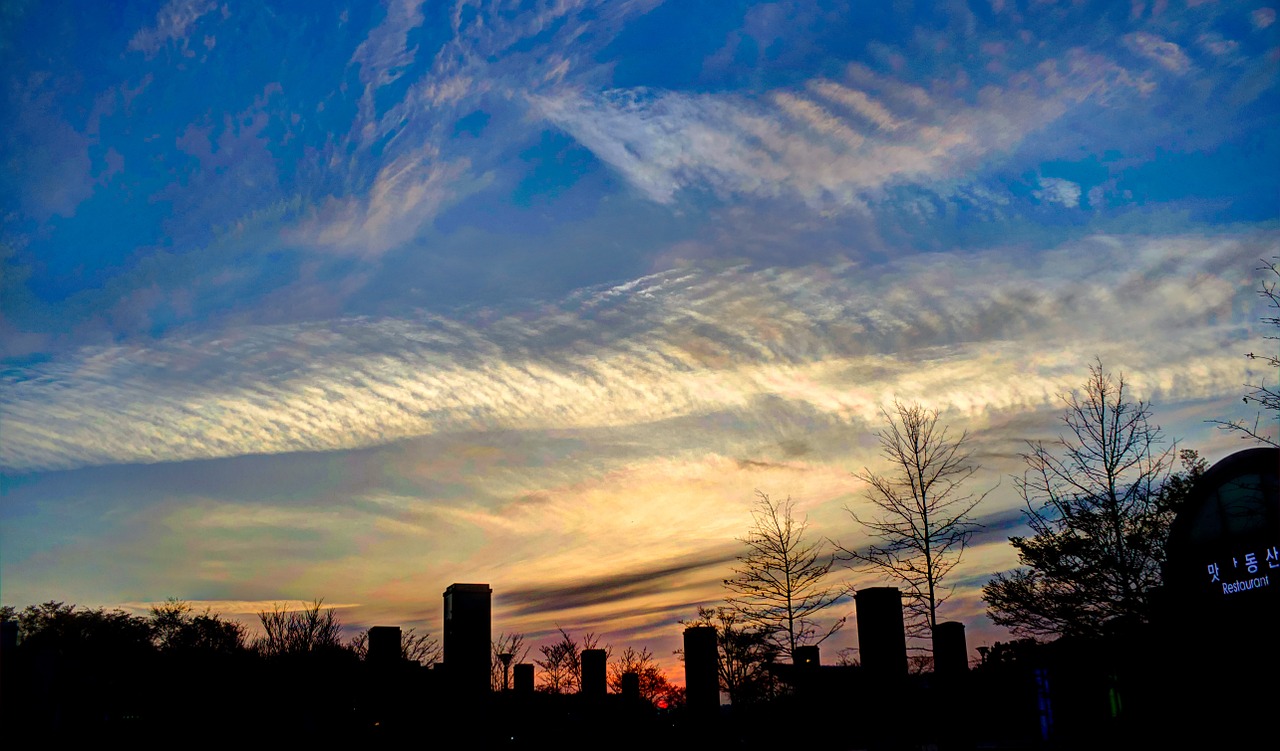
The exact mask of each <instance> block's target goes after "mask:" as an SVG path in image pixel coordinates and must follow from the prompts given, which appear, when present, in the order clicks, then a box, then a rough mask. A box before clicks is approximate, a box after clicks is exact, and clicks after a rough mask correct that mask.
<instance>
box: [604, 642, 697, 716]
mask: <svg viewBox="0 0 1280 751" xmlns="http://www.w3.org/2000/svg"><path fill="white" fill-rule="evenodd" d="M627 673H635V674H636V677H637V678H639V684H640V698H642V699H644V700H645V701H648V702H651V703H652V704H654V705H659V706H662V705H665V706H670V705H672V704H677V703H679V701H680V697H681V689H680V688H679V687H678V686H673V685H672V684H671V682H670V681H668V680H667V676H666V674H665V673H663V672H662V668H660V667H658V662H657V660H655V659H653V652H650V651H649V648H648V647H643V648H641V649H639V650H636V649H633V648H631V647H627V648H625V649H623V650H622V654H621V655H620V656H619V657H618V659H617V660H614V661H613V662H610V663H609V690H610V691H612V692H613V693H615V694H620V693H622V681H623V676H624V675H626V674H627Z"/></svg>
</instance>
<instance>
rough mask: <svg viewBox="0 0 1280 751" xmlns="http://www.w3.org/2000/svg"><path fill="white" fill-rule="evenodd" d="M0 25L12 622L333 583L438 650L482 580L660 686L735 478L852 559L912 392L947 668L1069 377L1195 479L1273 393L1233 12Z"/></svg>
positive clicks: (285, 11) (1260, 236)
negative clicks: (632, 651) (936, 420)
mask: <svg viewBox="0 0 1280 751" xmlns="http://www.w3.org/2000/svg"><path fill="white" fill-rule="evenodd" d="M0 21H2V23H3V25H2V26H0V61H3V63H4V64H3V69H4V70H5V71H6V72H5V74H4V77H5V81H6V84H7V86H6V90H5V94H4V96H5V97H6V104H7V106H5V107H3V108H2V109H0V125H3V127H0V132H2V133H3V135H0V156H3V161H4V164H5V170H4V173H3V174H4V178H3V184H2V187H0V197H2V198H3V203H4V215H5V221H4V225H3V230H2V233H0V241H2V242H3V247H2V248H0V253H3V258H2V259H0V263H3V277H2V278H0V358H2V359H3V363H2V367H3V376H2V377H3V381H2V382H0V383H2V384H3V387H2V388H0V582H2V583H3V591H2V592H0V597H2V599H3V603H4V604H6V605H14V606H17V607H19V608H21V607H23V606H25V605H29V604H38V603H42V602H45V601H49V600H58V601H62V602H66V603H76V604H80V605H84V606H88V607H97V606H103V607H108V608H112V607H124V608H127V609H132V610H133V611H134V612H141V611H143V610H145V608H146V607H147V606H148V605H149V604H151V603H162V602H164V600H165V599H166V598H170V597H176V598H178V599H181V600H184V601H187V602H189V603H191V604H192V605H194V606H196V607H197V608H203V607H205V606H206V605H208V606H210V607H211V608H212V609H213V610H214V611H217V612H222V613H223V614H224V615H227V616H230V617H237V618H240V619H243V620H244V621H245V622H246V623H250V624H251V625H255V624H254V623H253V622H254V621H255V620H256V618H255V617H254V616H253V614H254V613H256V612H257V611H258V610H263V609H268V608H270V607H271V606H272V605H273V604H275V603H285V602H301V603H310V602H312V601H314V600H317V599H323V600H324V601H325V604H326V606H330V603H334V605H332V606H334V607H338V608H339V617H340V618H341V620H343V622H344V624H345V626H347V627H348V629H349V630H350V631H351V632H352V633H354V631H355V630H359V629H360V628H365V627H368V626H374V625H396V626H401V627H403V628H406V629H407V628H411V627H416V628H418V629H419V631H427V632H429V633H431V634H432V635H433V636H436V637H439V636H440V631H441V628H440V626H441V613H440V609H441V604H440V598H441V593H442V592H443V591H444V589H445V587H447V586H449V585H450V584H452V583H454V582H484V583H487V584H489V585H490V586H491V587H492V588H493V590H494V592H493V597H494V599H493V621H492V622H493V633H494V635H495V636H496V635H497V634H499V633H512V632H520V633H525V634H526V635H528V636H529V639H530V642H531V643H532V644H533V645H534V647H535V651H536V646H537V645H538V644H540V643H542V640H544V638H545V639H550V638H551V635H552V634H554V633H555V631H556V629H557V628H559V627H563V628H565V629H567V630H569V631H571V632H573V633H575V634H581V633H583V632H588V631H590V632H594V633H596V634H597V635H598V636H600V637H601V641H602V642H608V643H611V644H612V645H613V647H614V648H615V650H618V649H621V648H623V647H626V646H634V647H636V648H640V647H649V648H651V649H652V650H653V652H654V656H655V657H656V658H657V659H658V661H659V663H660V664H661V665H662V667H663V668H664V669H665V670H666V671H667V673H668V677H669V678H671V679H672V680H673V681H677V682H679V683H681V684H682V683H683V673H682V671H680V670H679V669H678V665H679V663H678V662H677V661H676V658H675V657H674V655H673V654H672V651H673V650H674V649H675V648H676V646H678V639H679V624H678V621H680V620H688V619H692V618H694V617H696V615H697V608H698V606H699V605H715V604H716V603H718V602H722V601H723V599H724V597H725V595H726V592H725V589H724V587H723V586H722V581H723V580H724V579H725V578H727V577H728V576H729V575H730V573H731V568H732V565H733V562H734V559H735V556H736V555H738V554H740V553H741V552H742V548H743V546H742V545H741V543H740V542H739V538H741V537H742V536H744V535H745V534H747V532H748V531H749V529H750V527H751V515H750V511H751V505H752V501H753V498H754V496H755V493H756V492H757V491H759V492H764V493H766V494H768V495H769V496H770V497H772V498H774V499H782V498H787V497H791V498H792V499H793V500H794V501H795V502H796V504H797V510H798V511H799V513H800V514H801V515H803V516H805V517H806V518H807V520H808V523H809V528H808V533H809V534H810V535H811V536H812V539H814V540H823V539H827V540H834V541H838V542H840V543H841V544H843V545H845V546H848V547H858V546H861V545H864V544H865V542H866V540H867V537H866V533H865V531H864V530H862V529H860V528H859V527H858V526H857V525H856V524H855V523H854V522H853V520H852V519H851V518H850V515H849V514H848V512H847V511H846V508H848V509H853V510H855V511H858V510H863V511H865V510H866V509H867V508H868V505H867V500H866V496H865V490H866V484H865V483H864V482H862V481H861V480H859V479H857V478H856V477H855V476H854V473H856V472H861V471H863V470H864V468H866V469H870V470H871V471H877V472H878V471H883V470H884V469H885V468H886V467H885V465H884V464H883V463H882V462H881V460H880V459H879V458H878V454H877V452H878V447H877V445H876V439H875V435H874V432H875V431H876V430H878V429H880V428H881V427H882V421H881V418H880V415H879V410H880V409H881V408H882V407H886V406H888V405H890V404H891V403H892V402H893V401H894V400H895V399H900V400H903V401H909V402H919V403H921V404H923V405H924V406H925V407H927V408H930V409H939V410H941V411H942V421H943V422H944V423H945V424H947V425H948V426H949V429H950V430H951V431H953V432H954V433H955V434H959V433H961V432H967V433H968V434H969V438H970V441H971V444H970V445H971V448H972V449H973V459H974V462H975V464H977V465H980V466H981V469H980V470H979V471H978V472H976V473H975V474H974V475H973V477H972V478H970V479H969V480H968V482H967V483H966V485H965V489H966V490H967V491H972V492H976V493H981V492H983V491H986V490H988V489H991V494H990V496H989V497H988V498H987V499H986V500H985V501H984V502H983V504H982V505H981V506H979V507H978V509H977V510H976V515H977V517H978V521H980V522H981V523H982V524H983V525H984V528H983V529H982V530H981V531H980V532H979V534H978V535H977V536H976V537H975V538H974V540H973V542H972V544H971V545H970V547H969V548H968V550H967V551H966V553H965V556H964V559H963V561H962V563H961V564H960V566H959V567H958V568H957V569H956V570H955V572H953V574H952V576H951V577H950V578H949V579H948V580H947V583H948V584H951V585H954V586H955V588H956V589H955V594H954V597H953V598H952V599H951V600H950V601H949V602H948V603H947V604H946V605H945V606H944V607H943V609H942V611H941V613H940V618H941V619H943V620H958V621H961V622H963V623H965V626H966V629H967V633H968V644H969V648H970V653H971V656H972V654H973V652H974V648H975V647H977V646H979V645H983V644H987V645H989V644H991V643H993V642H995V641H997V640H1001V641H1006V640H1008V639H1009V638H1010V635H1009V634H1008V632H1006V631H1005V630H1003V629H1001V628H998V627H996V626H994V625H993V624H992V623H991V621H990V619H989V618H988V617H987V616H986V614H985V606H984V604H983V603H982V602H981V599H980V594H981V593H980V590H981V586H982V584H984V583H985V582H986V581H987V580H989V579H990V578H991V576H993V575H994V574H996V573H997V572H1001V571H1007V570H1009V569H1011V568H1014V567H1015V566H1016V565H1017V560H1016V556H1015V552H1014V550H1013V548H1012V547H1011V546H1010V545H1009V544H1008V538H1009V537H1010V536H1014V535H1018V534H1025V533H1026V530H1027V528H1026V526H1025V521H1024V518H1023V516H1022V515H1021V512H1020V509H1021V507H1022V500H1021V499H1020V498H1019V497H1018V495H1017V492H1016V489H1015V487H1014V483H1013V482H1012V481H1011V479H1010V478H1011V477H1012V476H1018V475H1019V474H1020V473H1021V469H1022V467H1023V466H1024V464H1023V462H1022V459H1021V458H1020V457H1019V452H1021V451H1024V450H1025V448H1026V442H1027V441H1035V440H1044V441H1051V440H1053V439H1054V438H1055V436H1056V435H1058V434H1059V429H1060V428H1061V422H1060V415H1061V413H1062V406H1063V405H1062V402H1061V401H1060V398H1059V395H1061V394H1063V393H1067V392H1070V391H1071V390H1072V389H1080V388H1081V387H1082V386H1083V384H1084V382H1085V379H1086V377H1087V376H1088V369H1089V367H1090V365H1092V364H1094V363H1095V362H1101V364H1102V365H1103V367H1105V368H1106V369H1107V370H1108V371H1110V372H1112V373H1114V374H1116V375H1120V374H1123V376H1124V378H1125V382H1126V387H1127V388H1128V389H1129V390H1130V394H1131V396H1132V398H1134V399H1142V400H1148V401H1150V402H1151V404H1152V405H1153V406H1152V422H1153V423H1154V424H1157V425H1159V426H1161V430H1162V433H1163V435H1164V438H1165V440H1166V444H1165V445H1166V446H1172V445H1173V444H1174V442H1175V441H1176V442H1177V445H1178V447H1179V448H1191V449H1195V450H1197V451H1199V452H1200V454H1201V455H1202V456H1203V457H1204V458H1206V459H1207V460H1208V461H1209V462H1210V463H1212V462H1214V461H1217V460H1220V459H1222V458H1223V457H1225V456H1227V455H1228V454H1231V453H1233V452H1235V451H1237V450H1241V449H1244V448H1248V447H1249V446H1251V445H1253V444H1252V443H1248V442H1242V441H1241V440H1240V438H1239V436H1238V435H1234V434H1230V433H1226V432H1224V431H1221V430H1219V429H1218V427H1217V426H1216V425H1215V424H1214V423H1213V422H1212V421H1231V420H1248V421H1250V422H1252V420H1253V418H1254V417H1255V416H1256V415H1257V411H1256V409H1255V408H1254V406H1252V405H1249V404H1245V403H1242V397H1243V396H1244V395H1245V394H1246V393H1247V390H1248V389H1247V387H1246V384H1257V383H1267V384H1274V383H1275V377H1276V373H1275V371H1274V370H1271V369H1268V368H1266V367H1264V366H1263V365H1262V364H1261V363H1258V362H1256V361H1252V360H1250V359H1248V358H1246V356H1245V353H1247V352H1251V351H1257V349H1258V348H1259V346H1266V345H1265V344H1261V343H1263V342H1265V339H1264V335H1266V334H1267V333H1269V332H1270V330H1269V329H1268V328H1267V326H1266V325H1265V324H1264V323H1262V322H1261V321H1260V319H1261V318H1263V317H1264V316H1266V315H1268V312H1267V308H1266V305H1265V301H1264V300H1262V299H1260V298H1259V296H1258V294H1257V291H1258V289H1259V287H1260V285H1261V284H1262V283H1263V281H1264V277H1263V275H1262V272H1261V271H1260V270H1259V265H1260V264H1262V263H1266V262H1268V261H1270V260H1272V259H1275V258H1276V257H1277V256H1280V223H1278V222H1277V220H1278V219H1280V211H1278V209H1280V203H1278V201H1277V196H1278V195H1280V172H1277V170H1275V169H1274V165H1276V164H1277V163H1278V160H1277V155H1276V153H1275V152H1276V145H1275V143H1274V139H1273V138H1271V137H1270V136H1271V135H1272V134H1274V133H1275V132H1276V127H1277V124H1280V123H1278V121H1280V98H1277V97H1276V94H1275V89H1276V83H1277V77H1278V76H1277V74H1278V73H1280V33H1278V30H1280V25H1278V24H1277V23H1276V11H1275V9H1274V7H1271V6H1269V5H1267V4H1266V3H1265V2H1217V3H1212V2H1190V1H1188V2H1180V1H1178V0H1173V1H1172V2H1161V1H1157V2H1153V3H1149V4H1148V3H1143V2H1134V3H1131V4H1128V5H1126V6H1125V7H1118V6H1116V4H1114V3H1107V2H1086V3H1043V4H1038V3H1037V4H1031V5H1028V4H1026V3H1017V2H1012V1H1010V2H1004V0H991V1H990V2H985V1H983V2H979V1H978V0H974V1H973V2H969V3H952V4H943V3H938V4H922V5H921V6H919V7H915V8H913V10H912V11H911V12H909V13H908V12H898V11H893V10H889V9H885V8H879V7H872V8H862V7H853V6H851V5H850V4H846V3H840V2H835V3H819V2H804V1H801V2H795V3H787V4H766V3H735V4H717V5H716V7H715V8H714V9H707V8H703V7H697V8H689V7H682V6H680V5H677V4H674V3H669V2H668V3H663V2H660V0H638V1H636V2H627V3H604V2H593V1H591V0H580V1H579V2H571V3H559V4H553V5H546V4H538V3H522V4H520V5H519V7H517V8H509V9H506V10H495V9H493V8H491V7H488V6H473V5H472V4H470V3H467V2H459V3H457V5H456V6H454V7H445V6H444V5H443V4H436V3H424V2H421V1H416V2H415V1H413V0H397V1H395V2H390V3H388V4H387V5H386V6H385V7H384V6H378V7H370V8H365V7H363V6H359V5H358V4H353V5H352V6H351V7H348V6H346V5H345V4H343V3H327V2H325V3H290V2H284V3H279V4H278V5H276V6H273V7H271V8H258V7H244V6H240V5H238V4H236V3H234V2H230V0H228V2H225V3H218V2H213V1H212V0H170V1H169V2H165V3H114V4H90V6H89V7H85V6H84V4H75V3H53V4H47V5H41V6H39V7H36V6H34V5H27V6H19V5H13V6H11V7H8V8H7V9H6V10H5V11H4V12H3V18H0ZM1268 155H1270V156H1268ZM1268 430H1269V431H1270V432H1269V435H1271V436H1273V437H1274V436H1275V430H1276V425H1275V424H1274V421H1272V423H1271V424H1270V425H1269V427H1268ZM833 579H834V580H835V581H837V582H839V583H841V584H847V585H851V586H852V585H860V586H877V585H883V584H889V583H891V582H888V581H885V580H882V579H875V578H868V577H861V578H859V577H858V576H857V575H855V574H854V573H852V572H850V571H848V570H845V569H842V568H841V569H835V570H834V571H833ZM218 606H222V607H221V608H219V607H218ZM851 612H852V603H851V602H848V601H847V600H845V601H842V603H840V604H838V605H837V606H836V607H835V608H833V609H831V611H829V615H830V616H832V617H834V616H839V615H846V614H850V613H851ZM853 631H854V629H852V628H850V627H847V628H846V629H845V630H843V631H841V632H839V633H837V634H836V635H835V636H833V637H832V638H831V639H830V640H829V641H828V642H827V643H824V644H823V645H822V654H823V662H824V663H826V664H832V663H833V662H834V656H835V653H836V651H837V650H839V649H843V648H850V647H853V646H855V644H856V640H855V639H854V634H853V633H852V632H853Z"/></svg>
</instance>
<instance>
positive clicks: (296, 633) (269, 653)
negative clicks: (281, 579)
mask: <svg viewBox="0 0 1280 751" xmlns="http://www.w3.org/2000/svg"><path fill="white" fill-rule="evenodd" d="M322 602H323V600H316V601H315V602H313V603H312V604H311V605H309V606H307V607H305V608H303V609H301V610H289V609H287V608H285V607H284V606H283V605H280V604H276V605H274V606H273V607H272V608H271V610H264V611H262V612H260V613H258V619H259V620H260V621H262V628H263V630H264V631H265V632H266V633H265V634H263V635H262V636H261V637H259V638H258V640H257V641H256V642H255V643H254V647H255V648H256V649H257V650H258V653H259V654H262V655H263V656H266V657H276V656H281V655H293V654H307V653H313V652H321V651H329V650H338V649H343V648H344V645H343V644H342V624H341V623H340V622H339V621H338V614H337V611H335V610H334V609H333V608H325V609H324V610H321V609H320V605H321V603H322Z"/></svg>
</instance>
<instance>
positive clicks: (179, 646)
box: [150, 598, 246, 655]
mask: <svg viewBox="0 0 1280 751" xmlns="http://www.w3.org/2000/svg"><path fill="white" fill-rule="evenodd" d="M150 621H151V628H152V635H153V637H154V639H155V643H156V646H157V647H159V648H160V650H161V651H164V652H202V653H208V654H221V655H227V654H235V653H238V652H241V651H243V650H244V649H245V648H246V643H245V639H246V630H245V627H244V624H242V623H238V622H236V621H229V620H225V619H223V617H222V616H221V615H220V614H218V613H213V612H210V610H209V608H207V607H206V608H205V609H204V612H202V613H196V612H195V609H194V608H192V607H191V604H190V603H187V602H184V601H182V600H177V599H173V598H170V599H169V600H167V601H165V602H164V603H163V604H160V605H152V606H151V612H150Z"/></svg>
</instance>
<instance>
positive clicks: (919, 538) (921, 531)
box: [840, 401, 990, 637]
mask: <svg viewBox="0 0 1280 751" xmlns="http://www.w3.org/2000/svg"><path fill="white" fill-rule="evenodd" d="M880 414H881V416H882V417H883V418H884V422H885V427H884V428H883V429H882V430H880V431H878V432H877V433H876V437H877V438H878V439H879V441H880V454H881V456H882V457H884V458H885V459H886V460H888V462H889V464H890V466H891V467H892V470H891V472H890V473H889V474H885V475H880V474H876V473H874V472H872V471H871V470H869V469H865V468H864V469H863V471H862V472H860V473H858V474H856V475H855V476H856V477H858V478H859V479H861V480H863V481H865V482H866V483H867V485H868V486H869V489H868V491H867V500H868V501H870V502H871V504H872V505H873V506H874V507H875V511H874V512H873V513H872V515H870V516H860V515H858V514H857V513H855V512H854V511H853V510H852V509H847V508H846V511H848V513H849V515H850V516H851V517H853V520H854V521H855V522H857V523H858V524H860V525H861V526H862V527H863V528H864V529H866V530H867V532H868V533H869V534H870V536H871V538H872V539H873V540H874V541H875V542H873V543H872V544H871V545H870V546H868V547H867V548H866V549H865V550H851V549H848V548H845V547H842V546H841V547H840V550H841V551H842V554H843V555H842V557H843V558H844V559H845V560H847V561H849V562H850V563H851V566H852V567H853V568H855V569H857V570H862V571H867V572H869V573H872V574H875V575H878V576H879V577H881V578H885V579H889V580H892V581H894V582H895V583H897V584H900V585H902V587H903V588H904V593H903V594H904V599H903V608H904V611H905V614H906V616H907V617H906V626H907V633H908V634H909V635H911V636H920V637H923V636H927V635H928V634H929V633H930V632H931V631H932V630H933V627H934V626H935V625H937V622H938V608H939V606H941V605H942V604H943V603H945V602H946V601H947V599H948V598H949V597H950V595H951V590H950V589H949V588H946V587H944V585H943V582H944V580H945V579H946V578H947V575H948V574H949V573H951V571H952V570H953V569H954V568H955V567H956V565H958V564H959V563H960V558H961V556H962V555H963V554H964V549H965V547H966V546H967V545H968V543H969V540H970V538H971V537H972V536H973V532H974V530H975V529H977V528H978V527H979V525H978V524H977V523H976V522H974V521H973V519H972V517H971V514H972V512H973V509H974V507H976V506H977V505H978V504H979V503H981V502H982V499H983V498H985V497H986V496H987V493H986V492H984V493H980V494H973V493H964V492H963V491H962V490H961V485H963V484H964V482H965V481H966V480H968V479H969V478H970V477H972V476H973V474H974V472H976V471H977V470H978V467H977V466H976V465H974V464H972V463H970V454H969V451H968V449H967V447H966V445H965V444H966V442H967V440H968V434H967V433H961V434H960V435H959V436H952V435H948V432H949V429H948V428H947V427H946V426H944V425H940V424H939V423H938V417H939V414H940V413H939V412H938V410H928V409H925V408H924V407H922V406H920V405H919V404H903V403H901V402H897V401H895V402H894V404H893V412H890V411H889V410H887V409H883V408H882V409H881V410H880ZM987 492H990V491H987Z"/></svg>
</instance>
